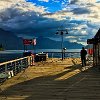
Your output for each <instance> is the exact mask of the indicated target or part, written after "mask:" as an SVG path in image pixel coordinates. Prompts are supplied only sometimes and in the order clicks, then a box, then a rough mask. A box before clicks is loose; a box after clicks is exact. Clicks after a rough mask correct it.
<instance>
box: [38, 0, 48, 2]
mask: <svg viewBox="0 0 100 100" xmlns="http://www.w3.org/2000/svg"><path fill="white" fill-rule="evenodd" d="M38 1H42V2H49V0H38Z"/></svg>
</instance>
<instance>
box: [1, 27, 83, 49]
mask: <svg viewBox="0 0 100 100" xmlns="http://www.w3.org/2000/svg"><path fill="white" fill-rule="evenodd" d="M36 42H37V43H36V45H35V46H34V48H35V49H61V41H55V40H51V39H49V38H47V37H38V38H36ZM0 44H2V45H3V47H4V49H6V50H21V49H24V46H23V39H22V38H21V37H17V36H16V35H15V34H14V33H12V32H10V31H6V30H3V29H1V28H0ZM82 46H83V45H82V44H78V43H75V42H69V41H64V42H63V47H64V48H67V49H81V48H82ZM27 48H28V49H33V46H28V47H27Z"/></svg>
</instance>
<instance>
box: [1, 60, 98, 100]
mask: <svg viewBox="0 0 100 100" xmlns="http://www.w3.org/2000/svg"><path fill="white" fill-rule="evenodd" d="M86 68H87V69H86V70H85V71H82V70H81V65H80V60H79V59H77V60H76V59H65V60H64V61H61V60H58V59H55V60H54V59H53V60H52V59H48V60H47V61H46V62H39V63H36V65H35V66H31V67H29V68H28V69H26V71H25V72H24V73H23V72H21V73H19V74H18V75H17V76H14V77H13V78H11V79H9V80H7V81H6V82H5V83H4V84H3V85H1V88H2V89H3V92H1V93H0V100H4V98H5V95H6V96H7V100H100V72H99V71H98V70H97V68H93V67H90V66H86Z"/></svg>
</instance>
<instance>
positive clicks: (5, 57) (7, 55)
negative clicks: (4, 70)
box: [0, 49, 80, 63]
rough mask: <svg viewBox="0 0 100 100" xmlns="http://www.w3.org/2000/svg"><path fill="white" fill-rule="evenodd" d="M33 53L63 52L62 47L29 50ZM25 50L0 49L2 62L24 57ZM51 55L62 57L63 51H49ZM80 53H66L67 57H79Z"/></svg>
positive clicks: (69, 50)
mask: <svg viewBox="0 0 100 100" xmlns="http://www.w3.org/2000/svg"><path fill="white" fill-rule="evenodd" d="M29 51H31V52H32V53H41V52H61V49H37V50H34V51H32V50H29ZM23 52H24V50H5V51H0V63H1V62H5V61H9V60H13V59H16V58H20V57H23ZM66 52H80V49H67V50H66ZM48 56H49V57H57V58H60V57H61V53H53V54H51V53H49V54H48ZM79 56H80V54H79V53H75V54H74V55H73V54H71V53H66V54H65V57H79Z"/></svg>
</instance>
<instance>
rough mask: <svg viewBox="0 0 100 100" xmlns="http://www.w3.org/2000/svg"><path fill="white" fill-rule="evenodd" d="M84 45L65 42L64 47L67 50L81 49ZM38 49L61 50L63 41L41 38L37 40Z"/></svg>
mask: <svg viewBox="0 0 100 100" xmlns="http://www.w3.org/2000/svg"><path fill="white" fill-rule="evenodd" d="M82 46H83V45H82V44H78V43H72V42H68V41H64V43H63V47H64V48H67V49H81V48H82ZM35 48H36V49H37V48H38V49H61V41H54V40H51V39H49V38H43V37H39V38H37V45H36V46H35Z"/></svg>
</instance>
